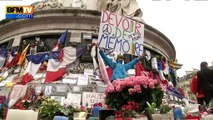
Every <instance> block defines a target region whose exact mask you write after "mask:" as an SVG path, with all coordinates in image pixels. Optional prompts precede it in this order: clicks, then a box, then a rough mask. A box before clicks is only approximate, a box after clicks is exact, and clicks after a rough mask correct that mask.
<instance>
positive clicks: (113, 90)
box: [107, 84, 115, 93]
mask: <svg viewBox="0 0 213 120" xmlns="http://www.w3.org/2000/svg"><path fill="white" fill-rule="evenodd" d="M107 92H109V93H111V92H115V87H114V86H113V85H112V84H109V85H108V87H107Z"/></svg>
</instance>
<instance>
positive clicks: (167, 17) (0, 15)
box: [0, 0, 213, 76]
mask: <svg viewBox="0 0 213 120" xmlns="http://www.w3.org/2000/svg"><path fill="white" fill-rule="evenodd" d="M35 1H38V0H22V1H11V0H10V1H8V0H0V4H1V6H0V8H1V9H2V10H1V11H0V20H1V19H4V18H5V6H6V5H30V4H31V3H33V2H35ZM39 1H40V0H39ZM137 1H138V4H139V7H140V8H141V9H142V11H143V17H142V18H143V20H144V21H145V22H146V23H147V24H149V25H151V26H152V27H154V28H156V29H157V30H159V31H161V32H162V33H163V34H164V35H165V36H167V37H168V38H169V39H170V40H171V42H172V43H173V45H174V46H175V49H176V58H177V59H178V63H181V64H183V67H182V69H181V70H178V71H177V74H178V76H183V75H184V74H185V71H186V70H192V68H197V69H199V64H200V62H201V61H207V62H208V63H209V65H211V62H212V61H213V53H212V52H213V43H212V40H213V30H212V29H213V17H212V15H213V7H212V5H213V0H137ZM0 32H3V31H0Z"/></svg>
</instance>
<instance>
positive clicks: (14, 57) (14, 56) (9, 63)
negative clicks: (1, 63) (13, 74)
mask: <svg viewBox="0 0 213 120" xmlns="http://www.w3.org/2000/svg"><path fill="white" fill-rule="evenodd" d="M19 58H20V54H19V53H17V54H16V51H15V50H12V51H11V53H10V56H9V58H8V60H7V63H6V67H7V68H8V69H9V68H11V67H12V66H13V65H16V64H17V63H18V61H19Z"/></svg>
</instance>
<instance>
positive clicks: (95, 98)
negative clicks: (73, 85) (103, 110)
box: [82, 92, 104, 106]
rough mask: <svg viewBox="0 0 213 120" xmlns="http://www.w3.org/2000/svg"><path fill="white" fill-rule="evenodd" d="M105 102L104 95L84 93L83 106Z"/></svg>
mask: <svg viewBox="0 0 213 120" xmlns="http://www.w3.org/2000/svg"><path fill="white" fill-rule="evenodd" d="M99 102H104V93H94V92H83V97H82V104H83V106H87V105H88V106H93V105H94V104H95V103H99Z"/></svg>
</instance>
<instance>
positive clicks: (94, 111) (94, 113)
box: [92, 107, 101, 117]
mask: <svg viewBox="0 0 213 120" xmlns="http://www.w3.org/2000/svg"><path fill="white" fill-rule="evenodd" d="M99 110H101V107H94V108H93V109H92V116H93V117H98V116H99Z"/></svg>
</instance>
